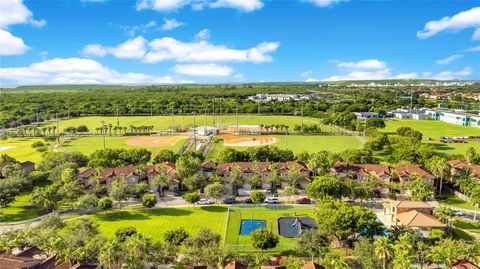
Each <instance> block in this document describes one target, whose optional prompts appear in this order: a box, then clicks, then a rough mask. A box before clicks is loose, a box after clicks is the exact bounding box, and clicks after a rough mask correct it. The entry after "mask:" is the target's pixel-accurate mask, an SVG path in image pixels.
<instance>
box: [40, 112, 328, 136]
mask: <svg viewBox="0 0 480 269" xmlns="http://www.w3.org/2000/svg"><path fill="white" fill-rule="evenodd" d="M205 120H206V123H207V125H209V126H212V115H211V114H208V115H207V117H206V118H205V116H203V115H198V116H197V117H196V124H197V125H204V124H205ZM101 121H105V125H108V124H112V125H113V126H116V125H117V117H114V116H104V117H100V116H95V117H81V118H72V119H65V120H61V121H60V122H59V126H60V130H63V129H65V128H66V127H70V126H75V127H78V126H79V125H86V126H87V127H88V129H89V130H90V131H91V132H92V131H93V132H94V131H95V128H97V127H101V123H100V122H101ZM174 121H175V126H176V127H180V128H186V127H191V126H193V116H191V115H176V116H175V117H174ZM119 122H120V126H123V127H129V126H130V125H134V126H153V127H154V130H155V131H162V130H169V129H171V128H172V116H122V117H119ZM236 123H237V120H236V117H235V115H223V116H217V115H216V116H215V126H219V127H221V128H225V127H228V126H231V125H236ZM238 123H239V124H240V125H260V124H264V125H272V124H285V125H288V126H289V127H290V130H293V127H294V126H295V125H300V124H301V117H298V116H262V115H260V116H259V115H253V114H252V115H239V116H238ZM303 123H304V124H319V120H318V119H316V118H310V117H304V118H303ZM55 124H56V123H53V122H52V123H49V125H52V126H53V125H55ZM47 125H48V124H47Z"/></svg>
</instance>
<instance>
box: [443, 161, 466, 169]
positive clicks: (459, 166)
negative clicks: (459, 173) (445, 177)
mask: <svg viewBox="0 0 480 269" xmlns="http://www.w3.org/2000/svg"><path fill="white" fill-rule="evenodd" d="M447 163H448V164H449V165H450V166H451V167H453V168H455V169H464V168H467V167H469V165H468V163H466V162H464V161H460V160H450V161H448V162H447Z"/></svg>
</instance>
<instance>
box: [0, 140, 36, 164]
mask: <svg viewBox="0 0 480 269" xmlns="http://www.w3.org/2000/svg"><path fill="white" fill-rule="evenodd" d="M36 141H42V142H44V140H43V139H41V138H8V139H7V140H0V147H12V148H9V149H7V150H2V151H0V154H7V155H9V156H11V157H13V158H15V159H17V160H18V161H20V162H25V161H31V162H34V163H39V162H40V160H41V158H42V154H41V153H40V152H38V151H36V150H35V149H34V148H32V147H31V145H32V144H33V143H34V142H36Z"/></svg>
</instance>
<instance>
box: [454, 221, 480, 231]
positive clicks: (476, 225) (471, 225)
mask: <svg viewBox="0 0 480 269" xmlns="http://www.w3.org/2000/svg"><path fill="white" fill-rule="evenodd" d="M454 226H455V227H457V228H460V229H463V230H466V231H469V232H471V233H477V234H480V222H473V221H470V220H456V221H455V223H454Z"/></svg>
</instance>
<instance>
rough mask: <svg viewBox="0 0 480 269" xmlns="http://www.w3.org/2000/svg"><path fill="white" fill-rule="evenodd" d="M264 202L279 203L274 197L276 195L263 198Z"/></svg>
mask: <svg viewBox="0 0 480 269" xmlns="http://www.w3.org/2000/svg"><path fill="white" fill-rule="evenodd" d="M265 203H267V204H279V203H280V201H278V198H276V197H267V199H265Z"/></svg>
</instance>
